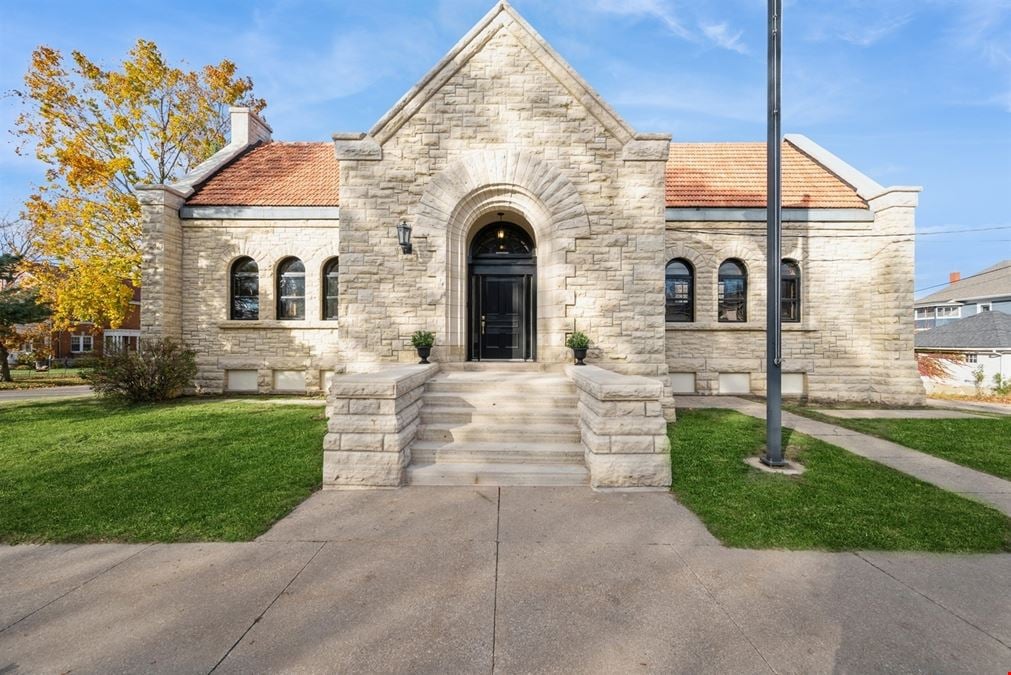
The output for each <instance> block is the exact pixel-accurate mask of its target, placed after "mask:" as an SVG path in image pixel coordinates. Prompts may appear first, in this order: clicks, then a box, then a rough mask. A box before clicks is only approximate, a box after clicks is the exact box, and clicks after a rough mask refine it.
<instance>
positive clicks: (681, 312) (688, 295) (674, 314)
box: [666, 258, 695, 323]
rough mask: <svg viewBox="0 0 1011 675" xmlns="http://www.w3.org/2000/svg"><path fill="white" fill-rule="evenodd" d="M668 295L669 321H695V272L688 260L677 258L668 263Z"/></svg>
mask: <svg viewBox="0 0 1011 675" xmlns="http://www.w3.org/2000/svg"><path fill="white" fill-rule="evenodd" d="M666 295H667V320H668V321H672V322H678V323H688V322H691V321H695V270H694V269H693V268H692V264H691V263H690V262H688V261H687V260H683V259H681V258H676V259H674V260H671V261H670V262H669V263H667V283H666Z"/></svg>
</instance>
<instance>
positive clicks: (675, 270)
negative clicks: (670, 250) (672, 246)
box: [667, 260, 691, 277]
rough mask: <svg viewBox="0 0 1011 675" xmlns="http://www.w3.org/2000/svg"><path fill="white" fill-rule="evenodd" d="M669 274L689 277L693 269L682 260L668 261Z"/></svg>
mask: <svg viewBox="0 0 1011 675" xmlns="http://www.w3.org/2000/svg"><path fill="white" fill-rule="evenodd" d="M667 274H669V275H671V276H681V277H688V276H691V270H689V269H688V266H687V265H685V264H684V263H683V262H681V261H680V260H672V261H671V262H669V263H667Z"/></svg>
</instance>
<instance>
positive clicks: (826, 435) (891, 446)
mask: <svg viewBox="0 0 1011 675" xmlns="http://www.w3.org/2000/svg"><path fill="white" fill-rule="evenodd" d="M675 402H676V404H677V406H678V408H687V409H692V408H722V409H726V410H736V411H737V412H740V413H743V414H745V415H750V416H751V417H757V418H759V419H765V404H764V403H756V402H754V401H747V400H745V399H741V398H736V397H734V396H678V397H676V399H675ZM783 426H785V427H789V428H790V429H794V430H796V431H799V432H800V433H802V434H806V435H808V436H813V437H814V438H817V439H819V440H822V441H825V442H826V443H831V444H832V445H835V446H838V447H840V448H843V449H844V450H849V451H850V452H852V453H853V454H855V455H860V456H861V457H866V458H867V459H870V460H873V461H875V462H878V463H879V464H884V465H885V466H890V467H892V468H893V469H896V470H898V471H901V472H903V473H906V474H909V475H910V476H914V477H916V478H919V479H920V480H922V481H924V482H926V483H931V484H933V485H936V486H937V487H939V488H943V489H945V490H948V491H950V492H956V493H958V494H960V495H963V496H965V497H968V498H970V499H975V500H976V501H980V502H983V503H985V504H987V505H989V506H992V507H994V508H995V509H997V510H998V511H1001V512H1003V513H1004V514H1005V515H1007V516H1011V482H1009V481H1006V480H1003V479H1000V478H997V477H996V476H991V475H990V474H988V473H983V472H982V471H976V470H975V469H970V468H968V467H964V466H961V465H959V464H955V463H953V462H949V461H947V460H943V459H940V458H939V457H934V456H933V455H928V454H926V453H923V452H918V451H916V450H911V449H910V448H906V447H903V446H901V445H898V444H897V443H892V442H891V441H886V440H884V439H881V438H877V437H875V436H868V435H867V434H862V433H860V432H858V431H851V430H849V429H844V428H842V427H837V426H835V425H832V424H826V423H824V422H818V421H815V420H812V419H808V418H806V417H801V416H800V415H794V414H793V413H789V412H786V411H784V412H783Z"/></svg>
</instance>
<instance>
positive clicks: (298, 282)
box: [281, 275, 305, 297]
mask: <svg viewBox="0 0 1011 675" xmlns="http://www.w3.org/2000/svg"><path fill="white" fill-rule="evenodd" d="M304 295H305V277H304V276H287V275H286V276H283V277H281V297H302V296H304Z"/></svg>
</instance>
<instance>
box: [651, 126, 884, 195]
mask: <svg viewBox="0 0 1011 675" xmlns="http://www.w3.org/2000/svg"><path fill="white" fill-rule="evenodd" d="M765 147H766V146H765V143H672V144H671V149H670V161H669V162H668V163H667V206H672V207H708V208H719V207H742V208H744V207H750V208H765V197H766V189H765V162H766V151H765ZM783 206H784V207H787V208H824V209H837V208H840V209H841V208H852V209H864V208H867V203H866V202H864V200H863V199H861V198H860V196H859V195H857V193H856V191H855V190H854V189H853V188H852V187H850V186H849V185H848V184H846V183H844V182H843V181H842V180H840V179H839V178H838V177H837V176H836V175H835V174H833V173H831V172H830V171H829V170H828V169H826V168H825V167H823V166H822V165H821V164H819V163H818V162H816V161H814V160H813V159H811V158H810V157H808V156H807V155H805V154H804V153H803V152H801V151H800V150H798V149H797V148H795V147H794V146H792V145H790V144H789V143H785V142H784V143H783Z"/></svg>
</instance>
